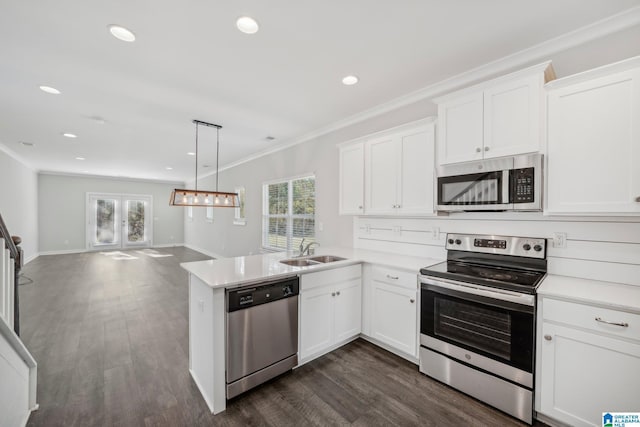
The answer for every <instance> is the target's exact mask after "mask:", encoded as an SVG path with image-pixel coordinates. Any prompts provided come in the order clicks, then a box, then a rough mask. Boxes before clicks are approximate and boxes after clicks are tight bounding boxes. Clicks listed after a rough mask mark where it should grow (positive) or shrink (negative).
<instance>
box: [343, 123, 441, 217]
mask: <svg viewBox="0 0 640 427" xmlns="http://www.w3.org/2000/svg"><path fill="white" fill-rule="evenodd" d="M434 156H435V123H434V122H433V120H432V119H427V120H421V121H419V122H414V123H410V124H407V125H403V126H399V127H397V128H394V129H389V130H387V131H383V132H379V133H377V134H375V135H371V136H368V137H364V138H362V139H359V140H358V141H355V142H352V143H346V144H344V145H341V146H340V190H339V192H340V211H339V212H340V214H341V215H363V214H364V215H433V214H434V176H435V168H434V166H435V162H434Z"/></svg>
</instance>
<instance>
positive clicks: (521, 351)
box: [420, 277, 535, 387]
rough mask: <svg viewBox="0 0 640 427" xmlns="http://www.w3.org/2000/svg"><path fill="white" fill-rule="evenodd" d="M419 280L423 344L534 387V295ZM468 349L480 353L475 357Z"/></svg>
mask: <svg viewBox="0 0 640 427" xmlns="http://www.w3.org/2000/svg"><path fill="white" fill-rule="evenodd" d="M421 282H422V284H421V306H420V312H421V315H420V343H421V345H423V346H425V347H427V348H430V349H432V350H435V351H437V352H440V353H443V354H445V355H447V356H451V357H454V358H458V359H460V361H461V362H463V363H468V364H476V366H477V367H480V368H481V369H485V370H488V371H490V372H494V373H496V374H498V375H500V376H502V377H504V378H507V379H509V380H511V381H515V382H518V383H521V384H524V385H527V386H529V387H532V386H533V384H532V383H533V375H532V374H533V360H534V343H535V341H534V334H535V296H534V295H522V296H520V295H519V294H517V293H514V292H508V291H500V290H495V291H494V290H486V289H480V288H477V287H475V286H473V285H465V284H454V283H453V282H451V281H444V280H443V279H433V278H425V277H422V278H421ZM469 352H472V353H475V354H476V355H480V356H481V357H474V360H473V361H471V356H470V355H469V354H468V353H469ZM476 360H477V363H476ZM492 361H495V362H499V363H495V362H492ZM505 365H506V366H505Z"/></svg>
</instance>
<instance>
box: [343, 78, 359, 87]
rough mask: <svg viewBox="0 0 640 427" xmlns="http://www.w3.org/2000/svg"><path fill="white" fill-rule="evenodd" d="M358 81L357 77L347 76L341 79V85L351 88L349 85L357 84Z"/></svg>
mask: <svg viewBox="0 0 640 427" xmlns="http://www.w3.org/2000/svg"><path fill="white" fill-rule="evenodd" d="M358 80H360V79H358V77H357V76H347V77H344V78H343V79H342V84H345V85H347V86H351V85H354V84H356V83H358Z"/></svg>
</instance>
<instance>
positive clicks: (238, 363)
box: [226, 277, 300, 399]
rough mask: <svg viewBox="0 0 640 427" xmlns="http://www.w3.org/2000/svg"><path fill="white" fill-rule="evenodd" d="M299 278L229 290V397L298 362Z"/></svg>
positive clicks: (227, 300)
mask: <svg viewBox="0 0 640 427" xmlns="http://www.w3.org/2000/svg"><path fill="white" fill-rule="evenodd" d="M299 293H300V284H299V279H298V277H293V278H287V279H280V280H277V281H271V282H263V283H260V284H257V285H254V286H247V287H243V288H239V289H233V290H228V291H227V292H226V297H227V298H226V307H227V312H226V347H227V348H226V382H227V399H231V398H232V397H235V396H237V395H239V394H241V393H244V392H245V391H247V390H249V389H251V388H253V387H255V386H257V385H259V384H262V383H263V382H265V381H267V380H269V379H271V378H273V377H276V376H278V375H280V374H282V373H284V372H287V371H289V370H291V369H292V368H293V367H294V366H296V365H297V364H298V294H299Z"/></svg>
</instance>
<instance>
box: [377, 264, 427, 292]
mask: <svg viewBox="0 0 640 427" xmlns="http://www.w3.org/2000/svg"><path fill="white" fill-rule="evenodd" d="M371 278H372V279H373V280H375V281H376V282H382V283H387V284H389V285H394V286H401V287H403V288H406V289H411V290H415V289H418V273H417V272H415V273H410V272H407V271H404V270H398V269H395V268H388V267H382V266H378V265H374V266H373V268H372V270H371Z"/></svg>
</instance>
